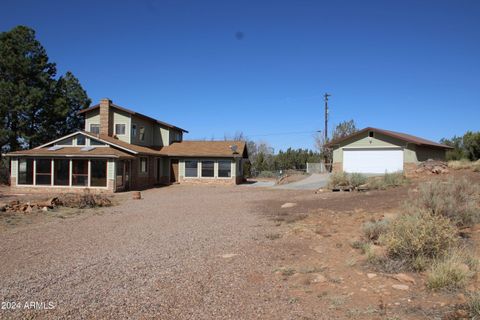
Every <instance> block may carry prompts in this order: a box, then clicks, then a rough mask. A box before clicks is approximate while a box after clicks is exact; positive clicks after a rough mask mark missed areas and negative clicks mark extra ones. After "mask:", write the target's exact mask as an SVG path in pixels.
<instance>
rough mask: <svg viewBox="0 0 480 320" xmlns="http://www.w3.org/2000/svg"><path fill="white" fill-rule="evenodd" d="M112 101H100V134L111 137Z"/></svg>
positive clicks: (106, 99)
mask: <svg viewBox="0 0 480 320" xmlns="http://www.w3.org/2000/svg"><path fill="white" fill-rule="evenodd" d="M111 104H112V100H110V99H108V98H104V99H102V100H100V134H105V135H108V136H113V119H112V115H113V114H110V105H111Z"/></svg>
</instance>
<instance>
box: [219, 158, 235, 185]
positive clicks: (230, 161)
mask: <svg viewBox="0 0 480 320" xmlns="http://www.w3.org/2000/svg"><path fill="white" fill-rule="evenodd" d="M220 162H229V163H230V176H229V177H220ZM232 173H233V170H232V160H231V159H226V160H217V175H216V178H218V179H227V180H228V179H232V178H233V175H232Z"/></svg>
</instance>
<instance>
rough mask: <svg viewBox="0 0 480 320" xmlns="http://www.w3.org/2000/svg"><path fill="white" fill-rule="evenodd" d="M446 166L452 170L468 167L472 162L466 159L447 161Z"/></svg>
mask: <svg viewBox="0 0 480 320" xmlns="http://www.w3.org/2000/svg"><path fill="white" fill-rule="evenodd" d="M448 167H449V168H451V169H453V170H460V169H470V168H471V167H472V162H471V161H470V160H468V159H462V160H453V161H448Z"/></svg>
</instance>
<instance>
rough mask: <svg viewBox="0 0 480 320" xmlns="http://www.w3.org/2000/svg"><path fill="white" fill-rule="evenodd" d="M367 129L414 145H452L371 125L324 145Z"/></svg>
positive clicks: (336, 142) (331, 144)
mask: <svg viewBox="0 0 480 320" xmlns="http://www.w3.org/2000/svg"><path fill="white" fill-rule="evenodd" d="M367 131H373V132H378V133H380V134H384V135H386V136H390V137H393V138H397V139H400V140H403V141H407V142H410V143H413V144H416V145H419V146H430V147H435V148H444V149H452V147H450V146H446V145H444V144H441V143H437V142H434V141H430V140H427V139H423V138H420V137H417V136H413V135H410V134H406V133H401V132H395V131H390V130H384V129H378V128H372V127H367V128H364V129H362V130H360V131H357V132H355V133H353V134H351V135H349V136H346V137H343V138H340V139H336V140H333V141H331V142H329V143H327V144H325V146H326V147H332V146H334V145H337V144H339V143H340V142H343V141H345V140H348V139H350V138H352V137H355V136H357V135H359V134H362V133H364V132H367Z"/></svg>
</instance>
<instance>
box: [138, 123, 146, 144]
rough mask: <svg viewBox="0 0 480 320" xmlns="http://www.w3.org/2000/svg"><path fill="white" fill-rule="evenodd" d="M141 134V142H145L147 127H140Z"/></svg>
mask: <svg viewBox="0 0 480 320" xmlns="http://www.w3.org/2000/svg"><path fill="white" fill-rule="evenodd" d="M139 133H140V137H139V138H140V141H145V127H143V126H142V127H140V131H139Z"/></svg>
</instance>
